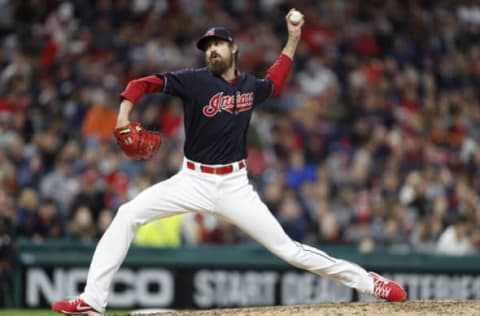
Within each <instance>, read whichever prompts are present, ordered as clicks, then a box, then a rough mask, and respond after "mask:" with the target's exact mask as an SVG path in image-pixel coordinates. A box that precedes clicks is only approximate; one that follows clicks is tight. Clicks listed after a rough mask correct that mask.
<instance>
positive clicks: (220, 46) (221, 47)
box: [205, 39, 235, 76]
mask: <svg viewBox="0 0 480 316" xmlns="http://www.w3.org/2000/svg"><path fill="white" fill-rule="evenodd" d="M205 47H206V49H205V62H206V64H207V68H208V69H209V70H210V71H211V72H213V73H214V74H216V75H219V76H221V75H222V74H224V73H225V72H226V71H227V70H228V69H230V67H232V66H233V62H234V57H235V56H234V52H233V49H232V46H231V45H230V44H229V43H228V42H227V41H223V40H219V39H212V40H211V41H209V42H207V44H206V45H205Z"/></svg>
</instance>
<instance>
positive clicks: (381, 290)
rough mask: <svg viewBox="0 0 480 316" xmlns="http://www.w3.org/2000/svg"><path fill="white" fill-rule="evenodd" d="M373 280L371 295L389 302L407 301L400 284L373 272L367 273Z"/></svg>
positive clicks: (405, 293) (405, 292)
mask: <svg viewBox="0 0 480 316" xmlns="http://www.w3.org/2000/svg"><path fill="white" fill-rule="evenodd" d="M369 274H370V276H371V277H372V278H373V294H374V295H375V296H376V297H378V298H382V299H384V300H387V301H389V302H403V301H405V300H406V299H407V291H405V290H404V289H403V287H401V286H400V284H398V283H396V282H394V281H392V280H389V279H387V278H384V277H382V276H380V275H378V274H376V273H375V272H369Z"/></svg>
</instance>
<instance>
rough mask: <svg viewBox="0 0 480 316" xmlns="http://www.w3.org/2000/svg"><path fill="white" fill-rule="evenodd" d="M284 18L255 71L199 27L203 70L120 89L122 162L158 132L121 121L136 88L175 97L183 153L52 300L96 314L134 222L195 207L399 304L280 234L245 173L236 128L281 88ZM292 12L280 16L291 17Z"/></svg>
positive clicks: (378, 284) (383, 283)
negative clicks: (277, 39) (77, 287)
mask: <svg viewBox="0 0 480 316" xmlns="http://www.w3.org/2000/svg"><path fill="white" fill-rule="evenodd" d="M294 12H298V11H295V10H294V9H292V10H290V12H289V13H288V14H287V16H286V24H287V28H288V40H287V43H286V44H285V46H284V48H283V50H282V52H281V54H280V56H279V57H278V59H277V60H276V61H275V62H274V64H273V65H272V66H271V67H270V68H269V70H268V72H267V75H266V77H265V78H262V79H259V78H255V77H254V76H253V75H251V74H248V73H244V72H242V71H240V70H239V69H237V67H236V60H235V59H236V58H235V57H236V54H237V53H238V47H237V45H236V44H235V41H234V39H233V36H232V34H231V33H230V31H229V30H228V29H226V28H224V27H213V28H211V29H209V30H208V31H207V32H206V33H205V34H204V35H203V36H202V37H201V38H200V39H199V40H198V42H197V47H198V48H199V49H200V50H202V51H203V52H204V53H205V62H206V67H204V68H198V69H187V70H180V71H175V72H164V73H158V74H155V75H152V76H148V77H144V78H139V79H136V80H132V81H130V82H129V83H128V85H127V87H126V88H125V90H124V91H123V93H122V95H121V96H122V101H121V104H120V110H119V113H118V121H117V128H116V129H115V131H114V134H115V137H116V139H117V142H118V145H119V146H120V148H121V149H122V150H123V152H124V153H125V154H126V155H128V156H129V157H131V158H132V159H145V158H149V157H151V156H152V155H153V154H154V153H155V152H156V151H157V150H158V148H159V146H160V144H161V137H160V135H159V134H156V133H152V132H150V131H147V130H145V129H144V128H143V127H142V126H141V125H140V124H138V123H134V122H130V121H129V115H130V112H131V111H132V109H133V108H134V104H135V103H136V102H137V101H138V100H139V99H140V98H141V97H142V96H143V95H145V94H147V93H154V92H161V93H167V94H169V95H173V96H178V97H180V99H181V100H182V101H183V107H184V114H185V115H184V120H185V121H184V125H185V135H186V138H185V145H184V153H185V158H184V161H183V167H182V168H181V170H180V171H179V172H178V173H177V174H175V175H174V176H172V177H171V178H169V179H167V180H165V181H162V182H159V183H157V184H155V185H153V186H151V187H149V188H147V189H145V190H144V191H143V192H141V193H140V194H138V195H137V196H136V197H135V198H134V199H133V200H131V201H129V202H127V203H125V204H123V205H121V206H120V208H119V210H118V212H117V214H116V216H115V218H114V220H113V222H112V224H111V225H110V227H109V228H108V229H107V231H106V232H105V234H104V235H103V236H102V238H101V239H100V241H99V243H98V245H97V247H96V249H95V253H94V255H93V258H92V261H91V265H90V268H89V273H88V278H87V284H86V286H85V289H84V292H83V293H82V294H81V295H80V296H79V297H76V298H74V299H71V300H67V301H59V302H55V303H54V304H53V305H52V308H53V310H54V311H57V312H60V313H63V314H67V315H68V314H84V315H90V316H93V315H103V313H104V311H105V308H106V306H107V296H108V291H109V287H110V283H111V281H112V278H113V275H114V273H115V272H116V271H117V270H118V269H119V267H120V265H121V264H122V262H123V260H124V258H125V256H126V254H127V251H128V249H129V247H130V243H131V242H132V239H133V238H134V236H135V232H136V230H137V228H138V227H139V226H140V225H143V224H145V223H148V222H151V221H153V220H156V219H159V218H163V217H167V216H171V215H176V214H179V213H183V212H188V211H191V212H205V213H209V214H214V215H216V216H218V217H221V218H222V219H224V220H226V221H229V222H231V223H233V224H235V225H236V226H238V227H239V228H241V229H242V230H243V231H244V232H246V233H247V234H249V235H250V236H251V237H252V238H253V239H255V240H256V241H258V242H259V243H260V244H262V245H263V246H265V247H266V248H267V249H268V250H269V251H271V252H272V253H273V254H275V255H276V256H278V257H280V258H282V259H283V260H285V261H287V262H289V263H290V264H292V265H294V266H296V267H298V268H302V269H305V270H308V271H311V272H313V273H315V274H317V275H319V276H322V277H325V278H328V279H331V280H334V281H337V282H339V283H341V284H344V285H346V286H349V287H352V288H354V289H356V290H357V291H359V292H361V293H364V294H370V295H373V296H375V297H378V298H381V299H385V300H387V301H404V300H405V299H406V297H407V294H406V292H405V290H404V289H403V288H402V287H401V286H400V285H399V284H397V283H395V282H393V281H391V280H388V279H386V278H384V277H382V276H379V275H378V274H375V273H373V272H367V271H366V270H364V269H363V268H362V267H360V266H358V265H356V264H354V263H351V262H348V261H345V260H341V259H337V258H333V257H331V256H329V255H328V254H326V253H325V252H323V251H321V250H318V249H315V248H313V247H310V246H307V245H304V244H301V243H298V242H295V241H293V240H292V239H290V238H289V237H288V236H287V235H286V234H285V232H284V231H283V229H282V227H281V226H280V224H279V223H278V222H277V220H276V219H275V217H274V216H273V215H272V214H271V212H270V211H269V210H268V208H267V207H266V205H265V204H264V203H263V202H262V201H261V200H260V198H259V196H258V194H257V192H255V190H254V189H253V188H252V186H251V185H250V184H249V181H248V178H247V165H246V162H245V159H246V157H247V147H246V135H247V129H248V126H249V122H250V117H251V115H252V111H253V109H254V108H255V106H257V105H258V104H260V103H262V102H263V101H265V100H266V99H267V98H269V97H274V96H278V95H279V94H280V93H281V92H282V89H283V87H284V84H285V81H286V79H287V76H288V73H289V71H290V68H291V64H292V60H293V57H294V54H295V50H296V48H297V45H298V43H299V41H300V36H301V29H302V25H303V23H304V20H303V16H300V17H299V16H298V13H295V14H294ZM292 14H294V15H295V16H294V17H293V18H292V19H290V17H291V15H292Z"/></svg>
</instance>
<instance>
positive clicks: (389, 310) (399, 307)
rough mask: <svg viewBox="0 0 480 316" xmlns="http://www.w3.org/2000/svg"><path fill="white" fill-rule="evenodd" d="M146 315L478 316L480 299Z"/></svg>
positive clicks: (280, 307) (340, 304)
mask: <svg viewBox="0 0 480 316" xmlns="http://www.w3.org/2000/svg"><path fill="white" fill-rule="evenodd" d="M148 315H149V316H207V315H208V316H229V315H232V316H233V315H235V316H270V315H272V316H273V315H275V316H290V315H298V316H314V315H315V316H318V315H321V316H364V315H365V316H385V315H388V316H417V315H421V316H442V315H445V316H447V315H448V316H452V315H455V316H459V315H465V316H472V315H480V301H408V302H404V303H384V302H368V303H365V302H361V303H338V304H320V305H295V306H274V307H257V308H236V309H215V310H206V311H182V312H168V313H155V314H148Z"/></svg>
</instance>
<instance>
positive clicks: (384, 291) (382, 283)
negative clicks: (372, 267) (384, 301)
mask: <svg viewBox="0 0 480 316" xmlns="http://www.w3.org/2000/svg"><path fill="white" fill-rule="evenodd" d="M374 283H375V286H374V290H373V292H374V294H375V296H377V297H380V298H388V296H389V295H390V292H391V291H392V288H391V287H390V286H388V281H387V280H383V279H381V278H379V277H375V278H374Z"/></svg>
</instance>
